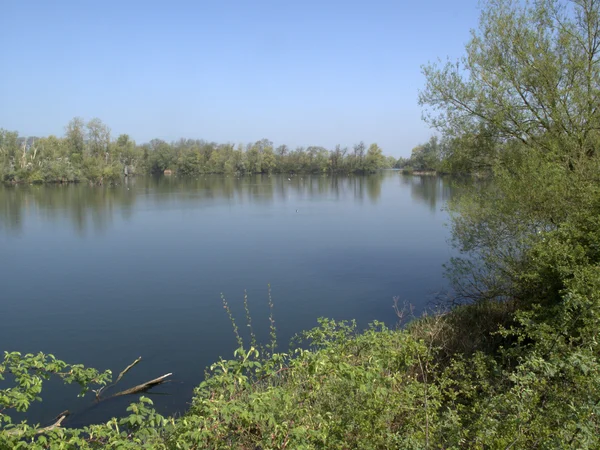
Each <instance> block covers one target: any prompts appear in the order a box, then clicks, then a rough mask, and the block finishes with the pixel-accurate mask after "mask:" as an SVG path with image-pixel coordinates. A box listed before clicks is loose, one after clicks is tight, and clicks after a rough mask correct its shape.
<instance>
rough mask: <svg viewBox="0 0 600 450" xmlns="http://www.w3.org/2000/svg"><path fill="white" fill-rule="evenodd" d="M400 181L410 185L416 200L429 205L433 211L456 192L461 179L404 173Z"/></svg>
mask: <svg viewBox="0 0 600 450" xmlns="http://www.w3.org/2000/svg"><path fill="white" fill-rule="evenodd" d="M400 183H401V184H403V185H405V186H410V192H411V196H412V198H413V199H414V200H417V201H418V202H420V203H424V204H426V205H428V206H429V208H430V209H431V211H435V210H437V209H439V208H441V207H442V206H444V205H445V204H446V202H447V201H448V200H449V199H450V198H452V196H453V195H455V194H456V190H457V189H458V185H459V184H460V180H458V179H453V178H447V177H438V176H432V175H402V176H401V177H400Z"/></svg>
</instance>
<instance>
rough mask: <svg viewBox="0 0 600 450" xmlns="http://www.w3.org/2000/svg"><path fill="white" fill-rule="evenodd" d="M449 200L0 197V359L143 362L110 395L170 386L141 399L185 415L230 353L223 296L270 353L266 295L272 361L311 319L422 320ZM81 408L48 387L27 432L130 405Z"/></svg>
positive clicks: (267, 187)
mask: <svg viewBox="0 0 600 450" xmlns="http://www.w3.org/2000/svg"><path fill="white" fill-rule="evenodd" d="M451 195H452V187H451V183H450V182H449V181H447V180H443V179H440V178H435V177H418V176H414V177H412V176H405V175H401V174H400V173H398V172H387V173H383V174H378V175H373V176H369V177H348V178H345V177H344V178H341V177H327V176H297V177H293V178H292V179H291V181H290V180H288V177H287V176H272V177H268V176H256V177H245V178H235V177H231V176H230V177H225V176H205V177H201V178H199V179H197V180H195V179H187V180H184V179H179V178H168V177H167V178H159V179H153V178H143V179H142V178H140V179H133V180H128V183H127V184H125V185H121V186H118V187H103V188H94V187H89V186H86V185H69V186H16V187H5V188H3V187H0V282H1V291H0V351H2V350H10V351H21V352H37V351H43V352H50V353H53V354H55V355H56V356H57V357H58V358H60V359H63V360H66V361H68V362H73V363H82V364H85V365H89V366H92V367H97V368H100V369H107V368H109V369H111V370H113V373H114V374H115V376H116V374H117V373H118V372H120V371H121V370H122V369H123V368H124V367H125V366H127V365H128V364H129V363H131V362H132V361H133V360H134V359H135V358H136V357H138V356H142V357H143V361H142V362H141V363H140V364H139V365H138V366H136V367H135V368H134V369H133V370H132V371H131V372H129V373H128V374H127V376H126V377H125V379H124V380H123V381H122V383H121V386H120V387H121V388H126V387H130V386H132V385H134V384H137V383H140V382H143V381H147V380H149V379H151V378H154V377H157V376H159V375H162V374H164V373H168V372H173V373H174V380H175V381H174V382H173V383H170V384H168V385H163V386H161V387H158V388H155V390H154V394H153V395H152V396H151V398H152V399H153V400H154V402H155V405H156V407H157V409H158V410H159V411H160V412H161V413H164V414H170V413H177V412H183V411H185V409H186V404H187V402H189V400H190V399H191V396H192V390H193V388H194V386H196V385H197V384H198V383H199V382H200V381H201V380H202V378H203V373H204V368H205V367H206V366H207V365H209V364H210V363H212V362H214V361H215V360H216V359H217V358H218V357H219V356H223V357H229V356H230V355H231V354H232V351H233V350H234V348H235V338H234V335H233V333H232V331H231V325H230V323H229V320H228V318H227V316H226V314H225V312H224V311H223V308H222V304H221V300H220V293H224V294H225V296H226V297H227V299H228V300H229V303H230V304H231V306H232V309H233V310H234V312H235V314H236V316H238V317H239V324H240V325H242V326H241V328H244V327H243V321H242V318H243V315H244V312H243V307H242V299H243V295H244V289H246V290H247V292H248V296H249V302H250V308H251V312H252V316H253V321H254V325H255V328H256V330H257V334H258V335H259V337H260V338H263V340H264V341H265V342H266V340H267V338H268V306H267V300H268V299H267V292H268V288H267V285H268V284H269V283H270V284H271V287H272V295H273V299H274V303H275V319H276V322H277V323H276V325H277V328H278V338H279V343H280V344H281V346H282V347H285V346H286V344H287V342H288V341H289V338H290V337H291V336H293V335H294V334H295V333H297V332H299V331H301V330H303V329H306V328H310V327H313V326H315V325H316V319H317V318H318V317H320V316H326V317H331V318H335V319H352V318H355V319H357V321H358V324H359V325H360V326H361V327H364V326H366V325H367V324H368V323H369V322H371V321H373V320H375V319H377V320H382V321H385V322H387V323H388V324H390V325H394V324H395V323H396V317H395V316H394V313H393V310H392V298H393V297H394V296H399V297H400V298H401V300H402V301H407V302H410V303H412V304H413V305H415V307H416V310H417V312H418V311H419V310H421V309H422V308H423V307H425V306H426V304H427V302H429V301H431V300H432V298H433V296H434V295H435V293H436V292H438V291H440V290H443V289H444V288H445V282H444V280H443V278H442V264H443V263H444V262H445V261H447V260H448V258H449V256H450V253H451V250H450V248H449V247H448V244H447V241H446V240H447V237H448V229H447V228H446V227H445V226H444V223H445V222H446V221H447V215H446V213H444V212H442V211H441V208H442V207H443V205H444V203H445V201H446V200H447V199H448V198H450V196H451ZM75 394H76V389H74V388H62V387H60V388H59V387H58V386H55V385H53V384H51V385H49V386H48V389H47V390H45V391H44V392H43V398H44V402H43V403H41V404H37V405H36V406H35V407H33V408H32V409H31V412H30V415H29V418H30V419H32V420H34V421H41V422H43V423H44V422H47V421H49V420H51V419H52V418H53V417H54V416H55V415H56V414H58V413H59V412H60V411H63V410H65V409H69V410H71V411H75V412H78V414H75V415H74V416H72V418H71V419H70V420H71V422H70V423H69V425H79V424H81V423H87V422H90V421H97V420H105V419H106V418H108V417H110V416H111V415H115V414H118V413H119V412H121V411H124V409H125V407H126V405H127V404H128V403H129V402H131V401H132V400H134V399H132V398H124V399H120V400H118V401H117V400H114V401H113V400H111V401H108V402H106V403H102V404H100V405H99V406H97V407H95V408H91V409H89V408H87V407H88V406H89V404H90V402H91V397H88V398H86V399H76V398H75ZM161 394H165V395H161Z"/></svg>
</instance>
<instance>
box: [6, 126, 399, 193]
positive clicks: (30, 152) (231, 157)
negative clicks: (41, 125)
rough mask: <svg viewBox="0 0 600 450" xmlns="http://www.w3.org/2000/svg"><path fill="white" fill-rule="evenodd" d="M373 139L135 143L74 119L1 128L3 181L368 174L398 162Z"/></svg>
mask: <svg viewBox="0 0 600 450" xmlns="http://www.w3.org/2000/svg"><path fill="white" fill-rule="evenodd" d="M396 164H397V160H396V159H395V158H393V157H386V156H384V155H383V152H382V150H381V148H380V147H379V146H378V145H377V144H371V145H370V146H369V147H367V146H366V145H365V144H364V143H363V142H360V143H358V144H356V145H354V146H353V147H352V149H348V148H347V147H343V148H342V147H341V146H340V145H337V146H336V147H335V149H333V150H328V149H326V148H324V147H318V146H310V147H307V148H304V147H298V148H296V149H294V150H292V149H290V148H289V147H288V146H286V145H280V146H278V147H275V146H274V145H273V142H271V141H269V140H268V139H262V140H260V141H257V142H255V143H253V144H247V145H245V146H244V145H241V144H239V145H237V146H236V145H233V144H217V143H215V142H207V141H204V140H194V139H180V140H179V141H176V142H172V143H167V142H165V141H163V140H160V139H153V140H151V141H150V142H149V143H146V144H143V145H137V144H136V143H135V142H134V141H133V140H132V139H131V138H130V137H129V136H128V135H126V134H122V135H120V136H118V137H117V139H116V140H115V139H112V138H111V132H110V128H109V127H108V126H107V125H105V124H104V123H103V122H102V121H101V120H100V119H92V120H90V121H88V122H85V121H84V120H83V119H81V118H79V117H76V118H74V119H73V120H71V121H70V122H69V124H68V125H67V126H66V127H65V135H64V137H56V136H48V137H43V138H36V137H27V138H24V137H19V135H18V133H17V132H11V131H7V130H4V129H0V180H1V181H2V182H3V183H7V184H16V183H70V182H80V181H86V182H89V183H91V184H97V185H102V184H112V183H116V182H118V181H119V180H121V179H122V178H123V177H126V176H134V175H139V174H155V175H156V174H167V175H170V174H173V175H181V176H198V175H200V174H229V175H232V174H234V175H238V176H239V175H248V174H271V173H288V174H318V173H323V174H367V173H374V172H376V171H378V170H380V169H384V168H392V167H394V166H396Z"/></svg>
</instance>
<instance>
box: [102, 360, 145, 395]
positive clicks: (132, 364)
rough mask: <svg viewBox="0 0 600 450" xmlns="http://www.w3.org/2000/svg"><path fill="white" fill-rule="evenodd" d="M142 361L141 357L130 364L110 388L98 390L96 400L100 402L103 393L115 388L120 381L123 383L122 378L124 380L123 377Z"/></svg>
mask: <svg viewBox="0 0 600 450" xmlns="http://www.w3.org/2000/svg"><path fill="white" fill-rule="evenodd" d="M141 360H142V357H141V356H140V357H139V358H138V359H136V360H135V361H134V362H132V363H131V364H129V365H128V366H127V367H125V369H123V371H122V372H121V373H120V374H119V376H118V377H117V379H116V380H115V382H114V383H112V384H109V385H108V386H104V387H102V388H100V389H98V390H97V391H95V392H96V400H100V395H101V394H102V392H105V391H108V390H109V389H110V388H111V387H114V386H115V385H116V384H117V383H118V382H119V381H121V378H123V375H125V374H126V373H127V372H129V371H130V370H131V369H132V368H133V366H135V365H136V364H137V363H139V362H140V361H141Z"/></svg>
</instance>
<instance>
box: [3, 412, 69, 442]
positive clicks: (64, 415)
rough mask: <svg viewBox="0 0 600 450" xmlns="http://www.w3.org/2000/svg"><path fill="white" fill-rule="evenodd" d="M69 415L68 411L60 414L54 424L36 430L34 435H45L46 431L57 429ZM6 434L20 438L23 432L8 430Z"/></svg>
mask: <svg viewBox="0 0 600 450" xmlns="http://www.w3.org/2000/svg"><path fill="white" fill-rule="evenodd" d="M69 414H70V412H69V411H68V410H67V411H65V412H62V413H60V414H59V415H58V416H57V420H56V422H54V423H53V424H52V425H48V426H47V427H44V428H39V429H37V430H36V431H35V434H43V433H47V432H48V431H52V430H54V429H55V428H59V427H60V425H61V424H62V423H63V421H64V420H65V419H66V418H67V416H68V415H69ZM7 433H8V434H9V435H12V436H21V435H22V434H24V431H23V430H8V431H7Z"/></svg>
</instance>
